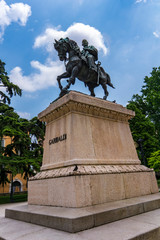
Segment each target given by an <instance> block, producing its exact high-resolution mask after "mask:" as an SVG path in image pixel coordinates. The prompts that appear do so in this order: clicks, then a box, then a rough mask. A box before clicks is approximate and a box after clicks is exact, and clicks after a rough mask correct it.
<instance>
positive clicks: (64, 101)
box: [38, 91, 135, 123]
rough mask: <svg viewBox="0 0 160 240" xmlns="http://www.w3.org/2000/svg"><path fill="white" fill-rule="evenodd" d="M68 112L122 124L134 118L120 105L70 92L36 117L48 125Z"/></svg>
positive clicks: (131, 112)
mask: <svg viewBox="0 0 160 240" xmlns="http://www.w3.org/2000/svg"><path fill="white" fill-rule="evenodd" d="M70 112H74V113H76V112H77V113H79V114H85V115H90V116H94V117H100V118H107V119H112V120H116V121H123V122H128V120H129V119H131V118H133V117H134V116H135V113H134V112H133V111H132V110H128V109H126V108H125V107H123V106H122V105H119V104H116V103H112V102H109V101H106V100H103V99H98V98H94V97H91V96H88V95H85V94H82V93H78V92H73V91H71V92H70V93H69V94H67V95H65V96H63V97H62V98H60V99H58V100H57V101H55V102H53V103H51V104H50V105H49V107H48V108H46V109H45V110H44V111H42V112H41V113H40V114H39V115H38V118H39V120H40V121H44V122H47V123H49V122H51V121H53V120H55V119H58V118H60V117H61V116H64V115H66V114H68V113H70Z"/></svg>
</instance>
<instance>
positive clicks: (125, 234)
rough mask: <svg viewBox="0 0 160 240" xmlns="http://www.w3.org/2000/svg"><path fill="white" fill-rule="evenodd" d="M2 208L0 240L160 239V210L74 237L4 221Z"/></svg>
mask: <svg viewBox="0 0 160 240" xmlns="http://www.w3.org/2000/svg"><path fill="white" fill-rule="evenodd" d="M23 204H26V203H14V204H5V205H0V215H1V216H0V240H2V239H3V240H28V239H30V240H97V239H98V240H131V239H132V240H160V209H157V210H154V211H151V212H147V213H144V214H140V215H137V216H134V217H130V218H126V219H123V220H120V221H116V222H114V223H109V224H106V225H103V226H100V227H95V228H92V229H88V230H86V231H82V232H78V233H75V234H72V233H67V232H63V231H58V230H55V229H50V228H45V227H42V226H38V225H34V224H30V223H25V222H21V221H16V220H12V219H9V218H4V211H5V208H6V207H12V206H17V205H23Z"/></svg>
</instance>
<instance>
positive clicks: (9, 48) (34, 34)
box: [0, 0, 160, 118]
mask: <svg viewBox="0 0 160 240" xmlns="http://www.w3.org/2000/svg"><path fill="white" fill-rule="evenodd" d="M67 36H68V37H69V38H71V39H73V40H75V41H77V42H78V44H79V46H80V47H82V46H81V41H82V39H84V38H86V39H88V41H89V43H90V44H92V45H94V46H95V47H96V48H97V49H98V50H99V60H100V61H101V63H102V66H103V67H104V69H105V70H106V71H107V72H108V73H109V75H110V77H111V80H112V83H113V84H114V86H115V87H116V89H112V88H110V87H108V90H109V97H108V100H109V101H113V100H116V102H117V103H119V104H122V105H123V106H125V105H126V104H127V102H128V101H129V100H130V99H131V97H132V95H133V94H136V93H139V92H140V89H141V87H142V85H143V79H144V77H145V76H146V75H147V76H149V75H150V72H151V71H152V68H153V67H158V66H160V57H159V56H160V0H92V1H91V0H58V1H57V0H45V1H39V0H32V1H31V0H30V1H27V0H26V1H23V0H22V1H21V0H14V1H9V0H8V1H7V0H0V59H1V60H2V61H4V62H5V63H6V70H7V72H8V75H9V76H10V80H11V81H13V82H14V83H16V84H18V85H19V86H20V87H21V88H22V89H23V95H22V97H18V96H17V97H13V98H12V103H11V106H13V107H14V108H15V110H16V111H17V112H18V113H19V114H20V115H21V116H22V117H25V118H32V117H34V116H36V115H37V114H38V113H39V112H41V111H42V110H44V109H45V108H46V107H47V106H48V105H49V104H50V102H52V101H53V100H55V99H56V98H57V97H58V95H59V88H58V86H57V82H56V76H57V75H59V74H61V73H62V72H63V71H64V65H63V63H62V62H60V61H59V59H58V56H57V52H56V51H55V50H54V47H53V42H54V39H55V38H56V39H57V40H58V39H59V38H61V37H67ZM62 83H63V85H65V83H66V81H65V80H64V81H63V82H62ZM71 89H73V90H77V91H82V92H84V93H87V94H89V91H88V89H87V88H85V87H84V84H83V83H82V82H80V81H79V80H76V84H75V85H74V86H72V88H71ZM95 92H96V96H97V97H103V90H102V88H101V86H99V87H98V88H96V90H95Z"/></svg>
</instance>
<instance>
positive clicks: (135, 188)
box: [28, 166, 158, 208]
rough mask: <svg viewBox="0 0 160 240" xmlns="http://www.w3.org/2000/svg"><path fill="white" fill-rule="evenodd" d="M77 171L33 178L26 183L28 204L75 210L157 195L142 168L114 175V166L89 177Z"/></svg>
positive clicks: (150, 173)
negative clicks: (106, 171)
mask: <svg viewBox="0 0 160 240" xmlns="http://www.w3.org/2000/svg"><path fill="white" fill-rule="evenodd" d="M78 168H79V172H80V173H78V170H77V172H74V171H73V169H74V167H72V172H71V173H72V174H74V176H73V175H71V176H64V177H62V176H61V177H50V176H51V174H50V175H49V173H48V175H47V176H48V177H47V176H46V178H44V179H39V178H38V177H35V178H34V179H33V180H32V181H30V182H29V189H30V194H29V196H28V203H29V204H36V205H48V206H62V207H77V208H79V207H86V206H91V205H96V204H102V203H106V202H111V201H117V200H122V199H128V198H133V197H138V196H143V195H148V194H153V193H157V192H158V187H157V183H156V179H155V173H154V172H153V171H152V170H150V169H148V168H145V167H144V166H137V167H135V169H138V168H139V172H136V171H134V170H133V168H134V167H133V166H132V168H131V169H130V172H118V166H114V169H116V170H115V171H114V172H111V173H104V174H100V173H101V171H99V173H97V174H93V172H92V174H90V175H85V174H84V173H83V175H81V168H82V167H78ZM97 168H98V166H97ZM108 168H109V166H108ZM110 168H111V167H110ZM61 170H62V169H61ZM140 170H141V171H140ZM66 171H67V170H66ZM116 171H117V172H116ZM121 171H122V170H121ZM42 173H43V172H42ZM63 173H64V171H63ZM71 173H70V174H71ZM39 177H41V178H42V174H41V175H40V176H39ZM36 178H38V179H37V180H36Z"/></svg>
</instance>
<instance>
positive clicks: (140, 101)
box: [127, 67, 160, 161]
mask: <svg viewBox="0 0 160 240" xmlns="http://www.w3.org/2000/svg"><path fill="white" fill-rule="evenodd" d="M127 108H128V109H131V110H133V111H135V113H136V116H135V118H133V119H132V120H130V127H131V131H132V134H133V138H134V140H135V141H136V142H138V141H139V140H140V139H142V140H143V142H141V144H142V147H143V151H144V158H145V159H146V161H147V159H148V158H149V157H150V155H151V153H153V152H155V151H157V150H159V149H160V67H159V68H153V71H152V72H151V76H150V77H147V76H146V77H145V78H144V85H143V86H142V88H141V94H140V95H139V94H135V95H133V97H132V99H131V101H129V104H128V105H127ZM137 150H138V153H139V156H140V158H141V155H142V154H140V152H141V150H140V145H139V147H138V149H137Z"/></svg>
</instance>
